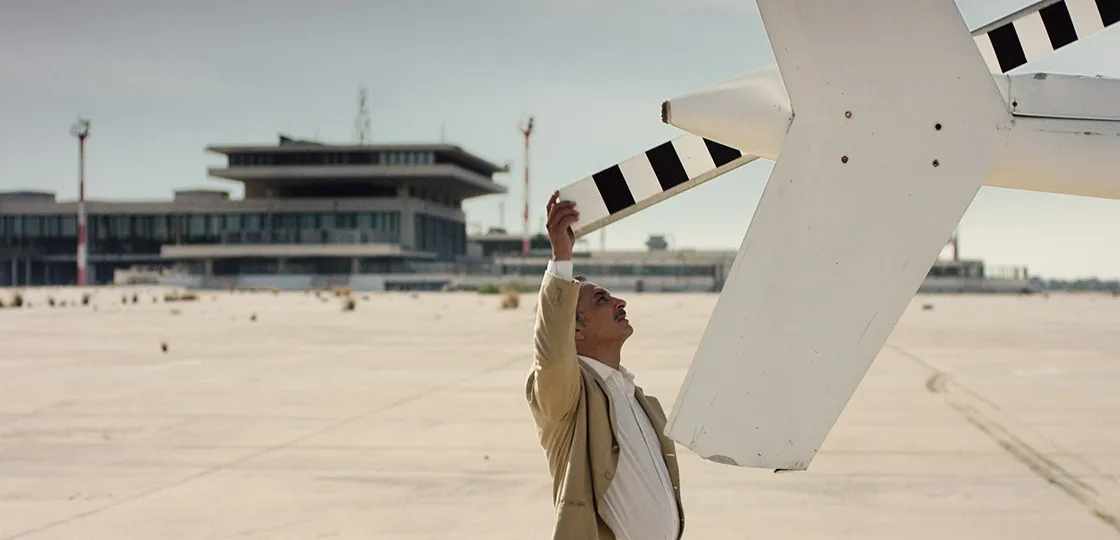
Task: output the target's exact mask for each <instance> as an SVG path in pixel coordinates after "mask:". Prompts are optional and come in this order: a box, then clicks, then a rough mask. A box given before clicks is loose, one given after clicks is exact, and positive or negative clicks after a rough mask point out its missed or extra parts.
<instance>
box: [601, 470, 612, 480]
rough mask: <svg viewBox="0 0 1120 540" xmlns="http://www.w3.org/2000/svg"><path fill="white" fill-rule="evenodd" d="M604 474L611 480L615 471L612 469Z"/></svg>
mask: <svg viewBox="0 0 1120 540" xmlns="http://www.w3.org/2000/svg"><path fill="white" fill-rule="evenodd" d="M603 476H606V477H607V480H610V479H611V478H614V473H613V472H611V471H607V472H606V474H604V475H603Z"/></svg>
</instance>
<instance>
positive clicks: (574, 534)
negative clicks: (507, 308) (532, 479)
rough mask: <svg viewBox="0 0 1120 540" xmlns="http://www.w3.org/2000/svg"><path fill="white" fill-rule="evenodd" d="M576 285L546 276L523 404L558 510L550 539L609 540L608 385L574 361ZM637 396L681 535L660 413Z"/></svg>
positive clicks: (672, 464)
mask: <svg viewBox="0 0 1120 540" xmlns="http://www.w3.org/2000/svg"><path fill="white" fill-rule="evenodd" d="M579 285H580V284H579V282H576V281H567V280H564V279H562V278H560V277H557V276H555V275H553V274H551V273H549V272H546V273H545V275H544V281H543V284H542V285H541V290H540V295H539V299H538V301H539V304H538V307H537V319H536V327H535V336H534V344H535V355H534V358H533V370H532V371H531V372H530V373H529V377H528V381H526V385H525V397H526V399H527V400H528V401H529V409H530V411H531V412H532V415H533V421H534V422H535V423H536V425H537V436H538V437H539V439H540V443H541V446H542V447H543V448H544V453H545V456H546V457H547V458H548V469H549V472H550V473H551V474H552V501H553V504H554V505H555V507H556V525H555V528H554V529H553V533H552V538H553V539H554V540H614V539H615V537H614V534H612V533H611V530H610V528H609V527H608V526H607V525H606V523H604V521H603V519H602V517H601V516H600V515H599V508H602V506H603V504H602V503H603V497H604V496H605V495H606V493H607V486H608V485H609V484H610V482H611V478H613V477H614V473H615V469H616V467H617V466H618V443H617V441H616V440H615V436H614V433H615V430H614V425H615V424H614V422H615V420H614V408H613V407H612V405H611V402H610V392H608V390H607V386H606V383H605V382H604V381H603V380H602V378H600V377H599V375H598V374H597V373H596V372H595V370H594V369H591V368H590V367H589V366H585V365H584V364H583V363H582V362H580V361H579V359H578V358H577V357H576V343H575V337H574V336H575V319H576V300H577V299H578V298H579ZM636 395H637V399H638V402H639V403H640V404H641V405H642V408H643V409H645V411H646V414H647V415H649V419H650V421H651V422H652V423H653V426H654V428H655V429H656V430H657V433H658V434H659V436H660V439H661V453H662V455H663V456H664V458H665V465H666V466H667V468H668V469H669V476H670V478H671V480H672V483H673V490H674V491H675V492H676V495H677V508H678V509H679V510H680V516H681V532H682V533H683V532H684V509H683V507H682V506H681V491H680V473H679V471H678V468H677V456H676V448H675V446H674V443H673V441H672V440H670V439H669V438H668V437H665V435H664V434H662V432H663V431H664V428H665V423H666V418H665V411H664V410H663V409H662V407H661V403H659V402H658V401H657V399H656V398H654V397H650V396H646V395H645V394H644V393H643V392H642V389H641V388H638V389H637V390H636Z"/></svg>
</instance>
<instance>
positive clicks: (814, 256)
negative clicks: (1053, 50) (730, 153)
mask: <svg viewBox="0 0 1120 540" xmlns="http://www.w3.org/2000/svg"><path fill="white" fill-rule="evenodd" d="M758 7H759V11H760V13H761V15H762V19H763V23H764V25H765V28H766V31H767V33H768V35H769V38H770V41H771V44H772V46H773V50H774V53H775V56H776V57H777V60H778V66H779V69H780V70H781V75H782V78H783V80H784V81H785V85H786V89H787V91H788V94H789V97H790V100H791V103H792V108H793V117H794V119H793V123H792V125H791V127H790V131H789V135H788V137H787V138H786V140H785V142H784V143H783V145H782V148H781V151H780V153H779V155H778V159H777V162H776V163H775V166H774V169H773V172H772V174H771V177H770V179H769V181H768V183H767V185H766V188H765V190H764V192H763V195H762V199H761V200H760V202H759V204H758V208H757V210H756V212H755V215H754V218H753V220H752V221H751V223H750V227H749V228H748V231H747V234H746V237H745V238H744V240H743V243H742V246H741V247H740V249H739V254H738V255H737V257H736V260H735V263H734V265H733V266H732V269H731V271H730V275H729V277H728V279H727V282H726V285H725V286H724V288H723V291H722V293H721V295H720V297H719V300H718V302H717V304H716V307H715V310H714V312H713V314H712V317H711V320H710V322H709V323H708V327H707V329H706V330H705V332H704V336H703V338H702V340H701V342H700V345H699V347H698V350H697V352H696V356H695V358H694V360H693V362H692V365H691V366H690V368H689V371H688V374H687V376H686V378H685V380H684V383H683V385H682V388H681V392H680V394H679V395H678V397H677V400H676V402H675V403H674V407H673V411H672V414H671V417H670V420H669V424H668V427H667V431H668V434H669V436H670V437H672V438H673V439H674V440H676V441H677V442H679V443H680V444H682V445H684V446H686V447H688V448H690V449H692V450H693V451H695V452H697V453H698V454H700V455H701V456H703V457H705V458H707V459H711V460H714V461H718V462H722V463H729V464H735V465H740V466H749V467H760V468H769V469H792V470H800V469H805V468H807V467H808V466H809V463H810V461H811V460H812V459H813V456H814V455H815V454H816V452H817V449H818V448H819V447H820V444H821V443H822V442H823V440H824V439H825V437H826V436H827V434H828V432H829V431H830V430H831V429H832V426H833V425H834V423H835V422H836V420H837V418H838V417H839V415H840V413H841V411H842V410H843V409H844V407H845V405H846V404H847V402H848V400H849V399H850V398H851V396H852V394H853V393H854V391H855V389H856V387H857V386H858V385H859V382H860V380H861V379H862V378H863V376H864V374H865V373H866V371H867V369H868V367H869V366H870V364H871V362H872V360H873V359H874V358H875V356H876V355H877V354H878V352H879V350H880V348H881V347H882V345H883V343H884V342H885V341H886V338H887V336H888V335H889V334H890V332H891V330H892V329H893V328H894V325H895V323H896V322H897V321H898V319H899V317H900V316H901V314H902V312H903V310H904V309H905V308H906V306H907V304H908V303H909V302H910V300H911V298H912V297H913V295H914V293H915V291H917V289H918V286H919V285H920V284H921V282H922V280H923V279H924V278H925V276H926V274H927V272H928V271H929V268H930V266H931V265H932V264H933V262H934V261H935V259H936V258H937V256H938V254H939V252H940V251H941V248H942V246H943V245H944V243H945V239H946V238H949V237H950V235H951V234H952V233H953V229H954V228H955V227H956V225H957V222H958V221H959V220H960V218H961V216H962V215H963V214H964V212H965V210H966V209H967V208H968V206H969V204H970V203H971V201H972V199H973V197H974V196H975V194H976V192H977V191H978V190H979V188H980V186H981V185H982V184H983V182H984V180H985V178H986V176H987V175H988V173H989V171H990V169H991V167H992V164H993V160H994V157H993V156H994V154H995V149H996V147H997V145H998V143H999V142H1000V141H999V139H998V138H997V135H998V132H999V130H1000V129H1004V128H1006V127H1007V126H1008V125H1009V124H1010V114H1009V113H1008V111H1007V108H1006V106H1005V105H1004V103H1003V102H1002V98H1001V95H1000V93H999V90H998V89H997V87H996V85H995V82H994V80H993V78H992V75H991V73H990V72H989V71H988V69H987V67H986V66H985V65H984V62H983V60H982V59H981V57H980V55H978V54H977V53H976V49H975V45H974V43H973V40H972V38H971V37H970V34H969V31H968V27H967V26H966V25H965V23H964V20H963V19H962V18H961V15H960V13H959V12H958V11H957V7H956V5H955V4H954V2H953V0H907V1H905V2H903V1H899V0H850V1H848V2H835V1H834V0H758Z"/></svg>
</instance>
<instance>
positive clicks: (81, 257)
mask: <svg viewBox="0 0 1120 540" xmlns="http://www.w3.org/2000/svg"><path fill="white" fill-rule="evenodd" d="M70 133H71V134H72V135H74V136H75V137H77V138H78V286H79V287H85V286H86V253H87V249H86V137H88V136H89V120H88V119H86V118H82V117H80V116H79V117H78V121H77V123H75V124H74V125H73V126H71V127H70Z"/></svg>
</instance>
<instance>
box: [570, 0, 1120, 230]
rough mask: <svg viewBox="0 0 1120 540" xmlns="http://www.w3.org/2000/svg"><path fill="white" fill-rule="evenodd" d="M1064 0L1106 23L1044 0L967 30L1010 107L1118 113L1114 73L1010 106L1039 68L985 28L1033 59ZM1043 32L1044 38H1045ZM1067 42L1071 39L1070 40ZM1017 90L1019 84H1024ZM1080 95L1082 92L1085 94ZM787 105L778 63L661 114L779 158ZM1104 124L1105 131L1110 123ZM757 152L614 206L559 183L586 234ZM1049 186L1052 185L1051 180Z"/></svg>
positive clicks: (587, 188)
mask: <svg viewBox="0 0 1120 540" xmlns="http://www.w3.org/2000/svg"><path fill="white" fill-rule="evenodd" d="M1059 3H1060V4H1062V5H1064V6H1065V7H1066V8H1067V9H1068V12H1069V15H1070V19H1071V20H1072V22H1073V25H1074V28H1075V31H1076V34H1077V40H1078V41H1083V40H1085V39H1086V38H1087V37H1088V36H1090V35H1092V34H1094V33H1096V32H1098V31H1100V30H1102V29H1104V25H1103V23H1102V19H1101V15H1100V12H1099V8H1098V6H1097V4H1096V3H1095V0H1041V1H1039V2H1035V3H1034V4H1032V5H1029V6H1027V7H1024V8H1022V9H1020V10H1018V11H1016V12H1014V13H1012V14H1010V15H1007V16H1005V17H1002V18H1000V19H999V20H996V21H993V22H991V23H989V24H987V25H984V26H983V27H980V28H978V29H976V30H973V31H972V32H970V35H971V36H972V37H973V42H974V45H975V46H976V47H977V49H978V51H979V52H980V55H981V57H982V58H983V59H984V62H985V64H986V65H987V66H988V68H989V69H990V70H991V71H993V72H995V73H996V75H995V81H996V84H997V86H998V87H999V89H1000V92H1001V94H1002V95H1003V96H1004V97H1005V98H1006V99H1005V101H1006V102H1007V103H1008V107H1011V108H1012V109H1013V112H1015V113H1016V114H1024V115H1029V116H1036V115H1040V114H1042V115H1046V113H1045V111H1044V109H1045V108H1046V107H1047V106H1050V107H1053V106H1056V107H1059V108H1062V109H1063V110H1065V111H1069V112H1068V113H1067V114H1074V115H1078V114H1080V115H1078V116H1071V117H1075V118H1082V117H1086V116H1084V115H1089V116H1088V117H1093V118H1098V119H1113V118H1114V117H1115V116H1116V113H1115V112H1113V111H1115V110H1116V108H1117V107H1120V105H1118V104H1120V95H1118V94H1117V92H1118V90H1117V87H1116V83H1114V82H1113V80H1111V79H1103V81H1106V82H1104V83H1102V82H1099V81H1102V79H1099V78H1097V79H1094V80H1095V81H1098V82H1094V83H1082V82H1080V81H1072V82H1071V81H1062V82H1059V83H1058V84H1066V83H1068V84H1066V86H1067V87H1066V88H1062V89H1059V88H1058V86H1057V85H1049V84H1044V85H1040V86H1038V87H1034V86H1031V87H1029V88H1028V89H1027V90H1026V91H1027V92H1028V93H1029V94H1030V96H1029V99H1025V100H1023V102H1022V103H1019V106H1018V107H1013V106H1012V105H1011V104H1012V103H1014V102H1015V100H1014V99H1013V98H1012V96H1011V95H1010V89H1009V81H1010V80H1011V79H1015V80H1016V81H1020V82H1021V83H1025V82H1026V81H1027V79H1026V78H1024V77H1032V78H1033V77H1037V75H1031V76H1016V77H1013V78H1010V79H1009V77H1007V76H1006V75H1003V74H1002V73H1001V72H1002V70H1001V68H1000V65H999V60H998V58H997V57H996V53H995V49H994V48H993V46H992V42H991V40H990V39H989V37H988V32H990V31H992V30H994V29H997V28H999V27H1002V26H1005V25H1007V24H1012V25H1013V26H1014V27H1015V28H1016V30H1017V32H1019V31H1020V30H1022V33H1023V34H1024V36H1023V37H1022V39H1021V40H1020V42H1019V43H1020V46H1021V47H1022V48H1023V50H1024V54H1025V55H1026V56H1028V58H1029V59H1037V58H1039V57H1040V56H1041V55H1042V54H1044V53H1045V49H1046V48H1047V47H1049V50H1050V51H1053V47H1052V46H1051V45H1050V42H1049V39H1050V38H1049V36H1048V34H1046V32H1045V28H1043V29H1042V30H1043V32H1042V33H1041V34H1040V33H1039V25H1040V24H1041V20H1042V19H1041V16H1040V14H1039V10H1042V9H1046V8H1050V7H1053V6H1054V5H1055V4H1059ZM849 15H851V16H856V15H855V14H854V13H849ZM1043 26H1044V25H1043ZM1032 29H1033V31H1032ZM1042 40H1046V41H1045V42H1044V41H1042ZM1066 46H1072V44H1071V45H1066ZM1045 77H1049V78H1050V80H1054V78H1055V77H1056V76H1054V75H1049V76H1045ZM1081 79H1084V78H1081ZM1044 87H1045V88H1044ZM1020 90H1022V86H1021V85H1020ZM1035 90H1040V91H1041V92H1044V93H1045V92H1051V93H1052V94H1053V95H1052V96H1051V98H1050V99H1045V100H1042V101H1043V102H1044V103H1046V104H1047V105H1044V106H1039V105H1037V103H1038V102H1039V100H1038V96H1037V95H1036V94H1037V92H1035ZM1021 93H1022V92H1021ZM1082 98H1084V99H1083V100H1082ZM1028 103H1035V104H1036V105H1030V104H1028ZM1078 103H1081V105H1080V113H1078V112H1076V109H1077V107H1076V105H1077V104H1078ZM1028 109H1029V111H1028ZM790 111H791V109H790V106H789V98H788V95H786V93H785V86H784V84H783V81H782V80H781V76H780V75H779V72H778V70H777V67H776V66H768V67H765V68H763V69H761V70H758V71H756V72H753V73H748V74H746V75H743V76H740V77H737V78H734V79H731V80H728V81H724V82H721V83H718V84H715V85H712V86H709V87H706V88H703V89H700V90H698V91H696V92H692V93H689V94H686V95H684V96H680V97H677V98H674V99H671V100H669V101H666V102H665V103H663V104H662V118H663V120H665V121H666V122H667V123H669V124H671V125H673V126H676V127H679V128H681V129H683V130H685V131H686V132H689V133H691V134H694V135H699V136H700V137H706V138H709V139H711V140H715V141H719V142H721V143H723V144H725V145H728V146H731V147H734V148H737V149H738V150H740V151H742V152H743V153H744V154H750V155H752V156H757V157H762V158H766V159H771V160H773V159H776V158H777V155H778V152H779V150H780V148H781V144H782V141H783V140H784V139H785V136H786V133H787V132H788V130H789V123H790V121H791V119H792V117H791V114H790ZM1094 115H1095V116H1094ZM743 125H746V126H752V127H753V129H751V130H744V129H742V126H743ZM1104 129H1105V131H1107V128H1104ZM1090 131H1092V130H1090ZM1034 139H1036V137H1035V134H1033V133H1030V134H1026V135H1023V137H1022V141H1024V142H1025V141H1028V140H1034ZM682 143H683V144H686V145H687V144H692V145H693V146H696V145H697V144H699V145H701V146H702V139H700V138H688V137H681V138H678V139H674V140H673V144H674V146H678V147H679V146H680V144H682ZM1101 144H1107V143H1103V142H1102V141H1094V142H1093V143H1092V144H1091V145H1090V146H1093V147H1096V146H1097V145H1101ZM1040 151H1041V152H1043V154H1046V153H1048V152H1047V151H1046V149H1042V150H1040ZM1008 155H1010V154H1008ZM639 157H640V156H639ZM1098 157H1099V156H1098ZM1032 158H1035V159H1037V158H1039V156H1038V155H1037V154H1036V155H1033V156H1032ZM682 159H683V158H682ZM753 159H754V158H750V159H747V158H744V159H742V160H741V161H737V162H736V163H734V164H729V165H728V166H725V167H722V168H720V169H718V170H714V171H713V170H711V169H707V168H705V166H704V165H699V166H695V165H694V166H693V167H692V168H691V169H689V167H688V164H687V163H686V169H689V170H688V172H689V177H690V179H691V180H690V181H689V182H688V183H687V184H685V185H682V186H679V188H677V189H674V190H671V191H665V192H662V193H658V194H656V195H655V196H651V197H646V198H642V197H635V199H636V204H635V205H633V206H631V207H629V208H627V209H625V210H623V211H621V212H616V213H614V214H611V213H610V212H608V211H607V209H606V207H605V205H604V204H603V201H602V199H601V197H600V196H599V194H598V191H597V189H596V188H595V185H594V183H593V181H592V179H591V178H585V179H582V180H580V181H578V182H575V183H573V184H571V185H569V186H566V187H564V188H562V189H561V190H560V193H561V198H566V199H567V200H574V201H576V203H577V205H578V206H580V207H582V208H583V210H582V211H581V218H582V219H581V220H580V221H578V222H576V223H575V224H573V229H574V230H575V232H576V235H577V236H583V235H586V234H588V233H591V232H593V231H595V230H598V229H600V228H602V227H604V226H606V225H608V224H610V223H613V222H615V221H618V220H619V219H621V218H623V217H626V216H629V215H631V214H634V213H637V212H639V211H641V210H643V209H645V208H648V207H650V206H653V205H654V204H657V203H658V202H661V201H664V200H666V199H668V198H670V197H672V196H673V195H676V194H679V193H681V192H683V191H685V190H687V189H688V188H691V187H694V186H696V185H699V184H700V183H702V182H705V181H707V180H710V179H712V178H715V177H716V176H719V175H720V174H723V173H724V172H728V171H730V170H732V169H735V168H737V167H739V166H741V165H743V164H745V163H747V162H749V161H752V160H753ZM698 169H699V170H702V172H698V171H697V170H698ZM1016 169H1017V167H1016ZM628 181H629V180H628ZM994 181H996V182H997V183H995V184H993V185H997V186H1001V187H1008V186H1009V185H1012V184H1014V183H1015V182H1014V180H1013V179H1008V177H1006V176H1005V177H1004V178H1003V179H997V180H994ZM1051 184H1054V183H1053V182H1050V181H1046V182H1040V181H1038V180H1037V179H1036V180H1031V181H1030V182H1028V183H1027V184H1026V185H1029V186H1035V187H1023V189H1037V186H1047V185H1051ZM1090 187H1091V186H1080V187H1076V186H1074V187H1070V188H1069V189H1073V190H1074V193H1076V194H1085V193H1091V192H1093V190H1092V189H1087V188H1090ZM1046 190H1047V191H1049V188H1048V189H1046ZM1059 192H1061V191H1059ZM645 193H649V191H648V190H647V191H646V192H645Z"/></svg>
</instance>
